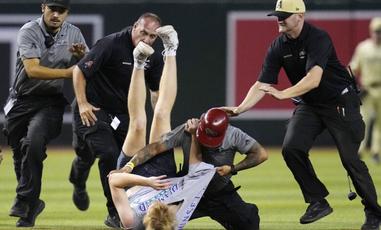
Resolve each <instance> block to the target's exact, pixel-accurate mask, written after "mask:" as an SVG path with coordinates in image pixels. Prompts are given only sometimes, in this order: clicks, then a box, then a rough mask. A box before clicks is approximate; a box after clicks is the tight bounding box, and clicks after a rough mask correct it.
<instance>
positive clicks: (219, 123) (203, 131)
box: [196, 108, 229, 148]
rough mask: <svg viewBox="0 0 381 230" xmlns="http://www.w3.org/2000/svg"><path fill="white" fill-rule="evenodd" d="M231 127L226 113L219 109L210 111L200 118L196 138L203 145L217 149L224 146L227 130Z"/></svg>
mask: <svg viewBox="0 0 381 230" xmlns="http://www.w3.org/2000/svg"><path fill="white" fill-rule="evenodd" d="M228 125H229V118H228V116H227V114H226V113H225V111H223V110H222V109H218V108H212V109H209V110H208V111H207V112H206V113H204V114H203V115H202V116H201V118H200V124H199V125H198V127H197V131H196V137H197V140H198V142H199V143H200V144H201V145H204V146H206V147H211V148H215V147H218V146H220V145H221V144H222V141H223V140H224V137H225V132H226V129H227V128H228Z"/></svg>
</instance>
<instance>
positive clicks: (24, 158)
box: [4, 96, 67, 203]
mask: <svg viewBox="0 0 381 230" xmlns="http://www.w3.org/2000/svg"><path fill="white" fill-rule="evenodd" d="M46 98H47V97H41V98H40V97H23V98H19V99H18V100H17V102H16V103H15V105H14V107H13V108H12V109H11V111H10V112H9V113H8V114H7V116H6V117H5V123H4V131H5V134H6V136H7V137H8V144H9V145H10V146H11V148H12V151H13V160H14V170H15V173H16V178H17V182H18V184H17V188H16V193H17V199H19V200H23V201H26V202H29V203H32V202H34V201H36V200H37V199H39V196H40V193H41V177H42V169H43V161H44V160H45V158H46V156H47V155H46V145H47V144H48V143H49V142H50V141H51V140H52V139H53V138H55V137H57V136H58V135H59V133H60V131H61V126H62V116H63V112H64V108H65V105H66V104H67V102H66V100H65V99H64V98H63V97H62V96H57V97H49V98H48V99H46Z"/></svg>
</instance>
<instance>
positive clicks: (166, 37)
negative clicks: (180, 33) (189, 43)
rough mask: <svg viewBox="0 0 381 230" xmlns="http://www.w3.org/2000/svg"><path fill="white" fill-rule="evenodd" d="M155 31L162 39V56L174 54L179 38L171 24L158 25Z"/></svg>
mask: <svg viewBox="0 0 381 230" xmlns="http://www.w3.org/2000/svg"><path fill="white" fill-rule="evenodd" d="M156 32H157V34H158V35H159V37H160V38H161V40H162V41H163V46H164V56H176V50H177V47H178V46H179V39H178V37H177V32H176V30H175V29H174V28H173V26H171V25H168V26H162V27H159V28H157V29H156Z"/></svg>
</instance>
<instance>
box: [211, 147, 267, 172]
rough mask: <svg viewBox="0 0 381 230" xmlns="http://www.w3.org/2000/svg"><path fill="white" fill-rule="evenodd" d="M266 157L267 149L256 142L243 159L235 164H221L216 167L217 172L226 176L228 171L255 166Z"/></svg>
mask: <svg viewBox="0 0 381 230" xmlns="http://www.w3.org/2000/svg"><path fill="white" fill-rule="evenodd" d="M267 158H268V153H267V151H266V150H265V149H264V148H263V147H262V146H261V145H260V144H259V143H258V142H256V143H255V144H254V145H253V146H252V147H251V149H250V150H249V152H248V153H247V154H246V157H245V159H243V160H242V161H240V162H239V163H238V164H237V165H234V166H232V165H223V166H220V167H217V172H218V174H220V175H221V176H226V175H228V174H230V173H232V174H233V173H235V172H238V171H241V170H244V169H248V168H252V167H255V166H257V165H259V164H261V163H262V162H264V161H266V160H267Z"/></svg>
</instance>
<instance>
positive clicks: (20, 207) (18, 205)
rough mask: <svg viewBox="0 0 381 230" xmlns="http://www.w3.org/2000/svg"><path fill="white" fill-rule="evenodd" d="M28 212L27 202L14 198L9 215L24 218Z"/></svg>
mask: <svg viewBox="0 0 381 230" xmlns="http://www.w3.org/2000/svg"><path fill="white" fill-rule="evenodd" d="M28 212H29V204H28V203H27V202H25V201H21V200H19V199H17V198H16V199H15V202H14V203H13V205H12V208H11V210H10V211H9V215H10V216H14V217H22V218H26V217H27V216H28Z"/></svg>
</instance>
